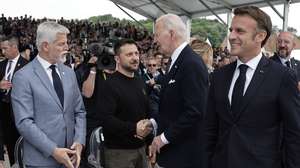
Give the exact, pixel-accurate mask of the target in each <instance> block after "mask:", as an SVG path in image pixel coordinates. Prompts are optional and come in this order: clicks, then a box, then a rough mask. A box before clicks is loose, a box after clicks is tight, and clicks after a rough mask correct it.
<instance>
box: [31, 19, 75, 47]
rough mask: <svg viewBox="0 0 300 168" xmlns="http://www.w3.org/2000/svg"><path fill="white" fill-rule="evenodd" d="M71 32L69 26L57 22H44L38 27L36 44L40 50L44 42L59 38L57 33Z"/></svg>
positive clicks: (51, 41)
mask: <svg viewBox="0 0 300 168" xmlns="http://www.w3.org/2000/svg"><path fill="white" fill-rule="evenodd" d="M69 33H70V31H69V29H68V28H66V27H65V26H63V25H60V24H58V23H56V22H51V21H47V22H43V23H41V24H40V25H39V26H38V28H37V35H36V46H37V48H38V50H39V51H40V50H41V45H42V43H43V42H48V43H53V42H54V41H55V40H56V38H57V37H56V36H57V34H69Z"/></svg>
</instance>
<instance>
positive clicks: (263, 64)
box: [203, 6, 300, 168]
mask: <svg viewBox="0 0 300 168" xmlns="http://www.w3.org/2000/svg"><path fill="white" fill-rule="evenodd" d="M234 14H235V16H234V18H233V20H232V23H231V27H230V35H229V42H230V44H231V51H230V54H231V55H234V56H238V60H237V61H235V62H233V63H231V64H229V65H227V66H224V67H222V68H220V69H219V70H216V71H215V72H214V73H213V75H212V80H211V86H210V90H209V97H208V107H207V114H206V118H205V136H204V137H205V141H204V145H205V159H206V162H204V163H206V165H205V166H203V167H205V168H254V167H255V168H281V167H282V165H281V162H282V153H284V155H285V156H286V161H287V163H286V165H287V167H288V168H296V167H300V160H299V158H300V115H299V111H300V106H299V105H300V100H299V96H298V94H297V93H298V92H297V81H296V76H295V74H294V73H293V72H292V71H291V70H290V69H288V68H285V67H284V66H280V65H279V64H277V63H275V62H273V61H271V60H269V59H267V58H266V57H265V56H264V55H263V54H262V53H261V47H263V46H264V44H265V42H266V41H267V39H268V37H269V36H270V34H271V30H272V23H271V20H270V17H269V16H268V15H267V14H266V13H264V12H263V11H262V10H260V9H259V8H257V7H254V6H247V7H241V8H236V9H235V10H234ZM281 125H283V131H284V133H283V136H280V135H281V134H280V133H281ZM281 142H283V143H284V145H285V146H286V148H285V150H284V151H283V149H282V148H281V145H282V144H281Z"/></svg>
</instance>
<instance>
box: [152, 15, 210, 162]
mask: <svg viewBox="0 0 300 168" xmlns="http://www.w3.org/2000/svg"><path fill="white" fill-rule="evenodd" d="M186 32H187V31H186V26H185V25H184V23H183V22H182V20H181V19H180V17H178V16H177V15H173V14H167V15H164V16H161V17H160V18H158V19H157V20H156V24H155V41H156V42H157V43H158V45H159V47H160V50H161V52H162V53H163V54H165V55H166V56H168V57H170V59H171V64H170V68H169V70H168V74H167V75H166V77H165V80H164V81H165V82H164V83H163V84H162V90H161V94H160V104H159V106H160V107H159V113H158V117H157V118H155V120H153V119H151V122H152V124H153V126H154V128H156V127H158V129H157V136H156V137H155V138H154V140H153V142H152V144H151V146H150V148H149V149H150V156H151V159H153V158H154V156H155V154H156V153H159V155H158V157H157V163H158V165H159V166H162V167H164V168H196V167H199V166H200V159H199V156H200V153H201V150H200V147H201V146H202V145H203V144H202V143H201V141H200V139H201V136H200V135H201V134H200V133H201V132H200V129H201V125H202V123H203V116H204V112H205V109H206V100H207V93H208V72H207V69H206V66H205V64H204V62H203V60H202V59H201V57H200V56H198V55H197V54H196V53H195V52H194V51H193V50H192V49H191V47H190V46H189V45H188V44H187V42H186V41H187V34H186ZM155 121H156V122H155Z"/></svg>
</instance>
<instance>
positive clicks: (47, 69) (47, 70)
mask: <svg viewBox="0 0 300 168" xmlns="http://www.w3.org/2000/svg"><path fill="white" fill-rule="evenodd" d="M37 59H38V61H39V62H40V63H41V65H42V67H43V68H44V69H45V71H46V73H47V75H48V77H49V79H50V81H51V84H52V85H53V79H52V70H51V68H50V65H52V64H50V63H49V62H48V61H46V60H45V59H44V58H42V57H41V56H39V55H37ZM55 65H56V68H55V69H56V72H57V74H58V76H59V77H60V73H59V71H58V69H57V64H55ZM60 78H61V77H60Z"/></svg>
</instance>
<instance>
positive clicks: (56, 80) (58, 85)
mask: <svg viewBox="0 0 300 168" xmlns="http://www.w3.org/2000/svg"><path fill="white" fill-rule="evenodd" d="M49 68H50V69H51V70H52V79H53V86H54V89H55V92H56V94H57V96H58V98H59V100H60V103H61V105H62V106H64V90H63V86H62V83H61V80H60V78H59V76H58V74H57V72H56V65H50V67H49Z"/></svg>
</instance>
